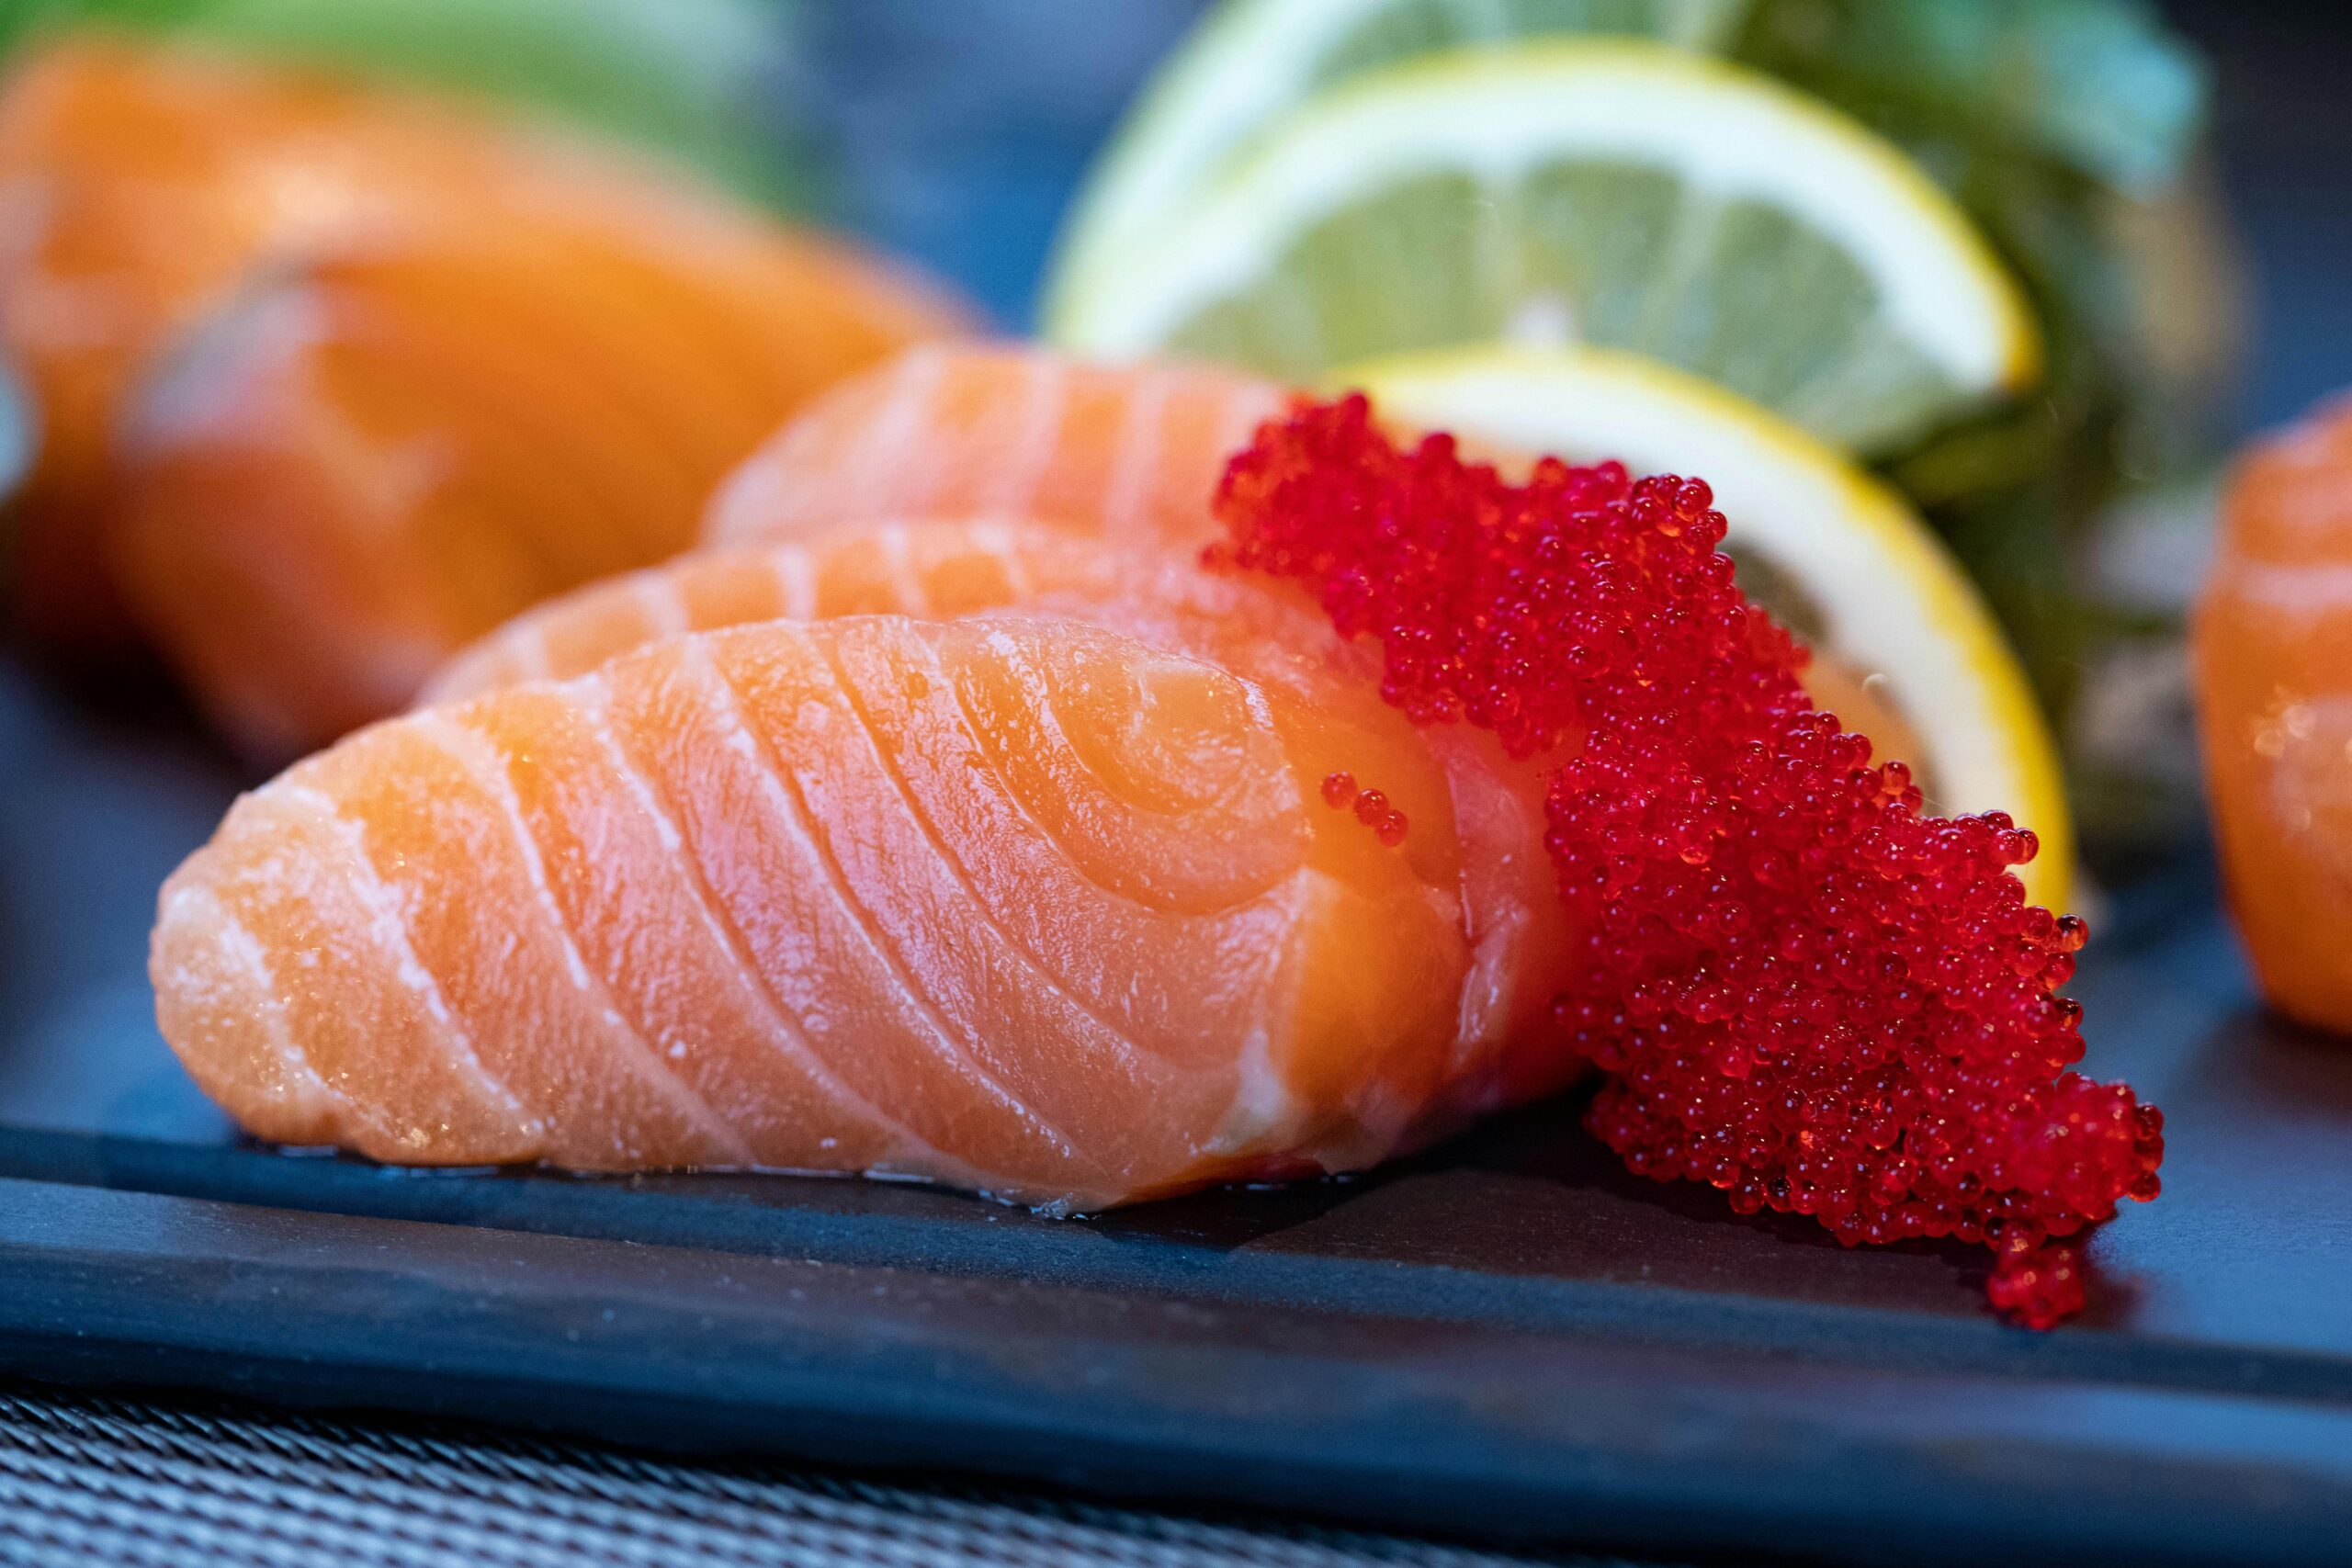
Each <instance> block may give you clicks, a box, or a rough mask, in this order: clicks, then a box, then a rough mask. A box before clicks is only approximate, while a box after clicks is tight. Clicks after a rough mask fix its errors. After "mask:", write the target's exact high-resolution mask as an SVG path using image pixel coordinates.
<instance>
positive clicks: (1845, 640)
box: [1333, 348, 2074, 908]
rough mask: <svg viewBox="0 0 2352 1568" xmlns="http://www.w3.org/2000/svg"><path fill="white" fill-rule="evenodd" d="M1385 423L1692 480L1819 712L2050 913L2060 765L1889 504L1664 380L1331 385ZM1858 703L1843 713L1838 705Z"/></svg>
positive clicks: (2061, 794)
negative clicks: (1818, 676)
mask: <svg viewBox="0 0 2352 1568" xmlns="http://www.w3.org/2000/svg"><path fill="white" fill-rule="evenodd" d="M1333 384H1334V385H1344V386H1348V387H1360V388H1362V389H1363V390H1365V391H1366V392H1369V393H1370V394H1371V395H1372V399H1373V404H1374V408H1375V409H1376V410H1378V411H1379V412H1380V413H1381V415H1382V416H1383V417H1384V418H1386V419H1390V420H1394V421H1396V422H1397V423H1403V424H1409V425H1412V426H1416V427H1419V428H1423V429H1430V430H1446V431H1451V432H1453V433H1454V434H1457V435H1459V436H1460V437H1462V438H1463V440H1464V445H1465V446H1467V447H1470V448H1471V449H1474V450H1475V449H1477V448H1479V447H1482V446H1484V447H1487V448H1490V449H1495V450H1499V451H1508V452H1518V453H1536V452H1551V453H1558V454H1559V455H1561V456H1562V457H1566V458H1568V459H1570V460H1571V461H1577V462H1597V461H1600V460H1601V459H1603V458H1608V457H1614V458H1616V459H1617V460H1619V461H1620V462H1623V464H1624V465H1625V466H1626V467H1627V468H1631V469H1633V470H1634V472H1635V473H1637V474H1638V473H1676V474H1683V475H1686V476H1688V475H1695V476H1697V477H1699V478H1701V479H1705V480H1706V481H1707V482H1708V483H1709V484H1710V485H1712V486H1713V487H1714V491H1715V497H1716V504H1717V505H1718V506H1720V507H1721V508H1722V510H1723V513H1724V516H1725V517H1726V518H1728V519H1729V520H1730V524H1731V531H1730V535H1729V536H1728V537H1727V538H1726V539H1725V541H1724V548H1725V549H1726V550H1727V551H1728V552H1729V553H1730V554H1731V555H1732V556H1733V557H1734V558H1736V559H1738V560H1739V562H1740V581H1741V584H1742V586H1744V587H1746V588H1747V590H1748V591H1749V592H1751V593H1752V594H1754V595H1755V596H1756V597H1757V598H1758V599H1759V600H1761V601H1763V602H1764V603H1765V604H1766V605H1767V606H1768V607H1769V608H1770V609H1772V610H1774V611H1775V612H1776V613H1777V614H1779V615H1781V618H1782V619H1783V620H1784V621H1785V622H1787V623H1789V624H1791V625H1792V626H1794V627H1795V629H1797V630H1798V631H1800V632H1801V633H1802V634H1804V635H1805V636H1806V637H1807V640H1808V641H1810V642H1811V643H1812V644H1813V646H1814V648H1815V650H1816V656H1817V657H1818V658H1821V659H1822V660H1824V662H1825V663H1826V664H1827V665H1828V666H1829V668H1828V670H1826V671H1824V672H1823V673H1824V675H1825V677H1826V679H1829V680H1834V681H1837V682H1838V684H1837V685H1834V686H1832V687H1831V689H1830V690H1828V691H1825V690H1824V689H1823V686H1822V684H1820V683H1815V696H1816V697H1817V698H1823V699H1825V705H1826V706H1828V707H1830V708H1832V709H1833V710H1835V711H1837V712H1838V714H1839V716H1840V717H1842V718H1845V719H1847V720H1848V721H1849V723H1855V724H1857V726H1858V727H1859V728H1862V729H1864V730H1865V732H1868V731H1869V730H1870V729H1871V721H1870V720H1869V719H1867V718H1864V717H1862V716H1861V714H1862V713H1866V712H1868V711H1869V710H1870V709H1871V708H1873V707H1875V708H1876V709H1878V710H1879V711H1880V712H1881V713H1882V714H1888V713H1891V714H1892V715H1893V716H1894V719H1895V721H1896V722H1895V724H1894V725H1893V726H1891V727H1890V726H1885V725H1883V724H1882V726H1881V728H1882V729H1889V728H1891V729H1892V730H1893V732H1894V733H1896V734H1906V733H1907V741H1906V742H1905V743H1904V744H1902V745H1897V746H1887V745H1886V744H1885V743H1886V741H1887V739H1888V737H1887V734H1885V733H1880V734H1878V735H1876V736H1874V737H1873V739H1877V740H1878V741H1879V742H1881V744H1882V747H1883V750H1890V751H1893V752H1894V754H1896V755H1904V749H1905V745H1907V746H1910V747H1916V751H1915V752H1914V754H1911V755H1904V760H1905V761H1908V762H1910V763H1912V764H1913V765H1914V767H1915V768H1916V769H1917V774H1918V781H1919V784H1920V785H1921V788H1922V790H1923V791H1924V792H1925V793H1926V794H1927V795H1928V808H1929V809H1930V810H1934V811H1939V812H1974V811H1996V810H1997V811H2006V812H2007V813H2009V815H2010V816H2012V817H2014V818H2016V819H2017V820H2018V822H2019V823H2021V824H2023V825H2025V826H2027V827H2030V828H2031V829H2033V830H2034V831H2035V832H2036V833H2037V834H2038V835H2040V837H2041V853H2040V854H2039V855H2038V856H2037V857H2036V858H2035V859H2034V860H2033V861H2032V862H2031V863H2029V864H2028V865H2026V866H2024V867H2022V868H2021V870H2020V873H2019V874H2020V875H2022V876H2023V877H2024V879H2025V884H2026V891H2027V893H2028V894H2029V896H2030V897H2032V899H2033V901H2034V902H2036V903H2039V904H2044V905H2048V906H2050V907H2052V908H2064V899H2065V897H2066V894H2067V888H2068V882H2069V876H2070V873H2071V870H2072V867H2073V863H2074V844H2073V834H2072V830H2071V827H2070V823H2069V820H2068V817H2067V810H2066V796H2065V791H2064V784H2063V782H2062V780H2061V775H2060V773H2059V767H2058V759H2057V750H2056V748H2055V747H2054V746H2053V745H2052V741H2051V737H2050V733H2049V731H2048V729H2047V728H2045V727H2044V725H2043V723H2042V720H2041V710H2040V709H2039V708H2038V707H2037V706H2036V705H2035V703H2034V700H2033V695H2032V692H2031V690H2030V687H2029V686H2028V684H2027V682H2026V678H2025V673H2024V671H2022V670H2020V669H2019V668H2018V662H2017V660H2016V658H2015V656H2014V655H2013V654H2011V653H2010V651H2009V649H2008V645H2007V643H2006V642H2005V641H2004V640H2003V638H2002V637H2001V633H2000V629H1999V627H1998V626H1997V625H1996V623H1995V621H1994V619H1993V616H1992V615H1991V613H1990V612H1989V611H1988V610H1986V608H1985V604H1984V602H1983V601H1982V600H1981V599H1979V598H1978V597H1977V593H1976V590H1975V588H1974V586H1973V584H1972V583H1971V582H1970V581H1969V580H1968V578H1967V576H1966V575H1965V574H1964V573H1962V570H1961V569H1960V566H1959V564H1958V563H1957V562H1955V561H1954V560H1953V559H1952V558H1951V555H1950V554H1949V553H1947V552H1946V550H1945V549H1944V547H1943V545H1942V543H1941V542H1940V541H1939V540H1938V539H1937V537H1936V536H1934V535H1933V534H1932V533H1930V532H1929V531H1928V527H1927V525H1925V524H1923V523H1922V522H1920V520H1919V519H1918V517H1917V514H1915V513H1913V512H1912V511H1911V510H1910V508H1909V507H1908V506H1907V505H1906V504H1905V502H1903V501H1902V499H1901V498H1900V497H1898V496H1897V495H1896V494H1895V493H1894V491H1891V490H1889V489H1887V488H1886V487H1885V486H1884V485H1883V484H1881V483H1879V482H1878V481H1877V480H1875V479H1871V478H1870V477H1869V476H1868V475H1866V474H1863V473H1862V472H1860V470H1858V469H1856V468H1854V467H1853V466H1852V465H1851V464H1849V462H1847V461H1846V460H1845V459H1844V458H1842V457H1839V456H1838V454H1837V453H1836V452H1834V451H1832V450H1830V449H1829V448H1828V447H1826V446H1823V445H1822V444H1821V443H1820V442H1819V441H1817V440H1815V439H1814V438H1813V437H1812V436H1809V435H1807V434H1805V433H1804V431H1802V430H1799V429H1797V428H1796V427H1795V426H1793V425H1792V424H1790V423H1787V422H1786V421H1784V420H1781V419H1780V418H1777V417H1776V416H1774V415H1772V414H1770V413H1769V412H1766V411H1764V410H1762V409H1759V408H1758V407H1756V406H1755V405H1754V404H1752V403H1749V402H1747V401H1746V400H1743V399H1741V398H1738V397H1736V396H1735V395H1733V394H1731V393H1729V392H1725V391H1724V390H1723V389H1720V388H1718V387H1715V386H1713V385H1711V384H1709V383H1707V382H1705V381H1702V380H1700V379H1698V378H1694V377H1691V376H1689V375H1687V374H1685V373H1683V372H1681V371H1678V370H1675V369H1672V368H1670V367H1666V366H1662V365H1658V364H1656V363H1654V362H1650V361H1646V360H1643V359H1640V358H1637V357H1635V356H1634V355H1625V354H1620V353H1613V352H1611V351H1608V350H1602V349H1590V348H1582V349H1569V350H1555V351H1549V352H1537V351H1528V350H1516V349H1486V350H1476V351H1467V352H1462V351H1456V352H1450V353H1448V352H1440V353H1430V354H1421V355H1405V356H1400V357H1397V358H1393V359H1388V360H1385V361H1377V362H1374V363H1370V364H1364V365H1359V366H1355V367H1351V368H1347V369H1344V370H1341V371H1340V372H1338V373H1337V374H1336V375H1335V377H1334V378H1333ZM1857 696H1858V697H1860V702H1859V703H1856V702H1853V701H1849V700H1848V699H1849V698H1853V697H1857Z"/></svg>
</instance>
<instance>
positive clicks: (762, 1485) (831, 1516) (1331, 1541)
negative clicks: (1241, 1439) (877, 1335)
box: [0, 1387, 1633, 1568]
mask: <svg viewBox="0 0 2352 1568" xmlns="http://www.w3.org/2000/svg"><path fill="white" fill-rule="evenodd" d="M1531 1562H1552V1563H1572V1564H1577V1565H1579V1568H1633V1565H1631V1564H1616V1563H1613V1562H1604V1560H1602V1559H1598V1558H1591V1557H1566V1558H1561V1557H1525V1556H1517V1555H1511V1554H1506V1553H1495V1552H1488V1551H1474V1550H1468V1549H1464V1548H1461V1547H1454V1546H1448V1545H1443V1544H1441V1543H1438V1542H1434V1541H1429V1540H1412V1539H1408V1538H1404V1537H1394V1536H1385V1535H1375V1534H1367V1533H1361V1532H1356V1531H1349V1530H1340V1529H1329V1528H1326V1527H1322V1526H1316V1525H1308V1524H1283V1523H1281V1522H1268V1521H1262V1520H1221V1519H1216V1518H1209V1517H1188V1516H1180V1515H1167V1514H1158V1513H1149V1512H1143V1511H1138V1510H1134V1509H1127V1508H1116V1507H1107V1506H1099V1505H1095V1504H1091V1503H1087V1502H1084V1501H1080V1500H1076V1499H1071V1498H1065V1497H1057V1496H1051V1495H1040V1494H1027V1493H1018V1492H1012V1491H1001V1490H998V1489H994V1488H980V1487H972V1486H962V1485H956V1486H943V1487H939V1488H937V1489H933V1488H929V1487H923V1486H915V1485H908V1484H904V1483H888V1484H885V1483H875V1482H869V1481H864V1480H859V1479H857V1478H855V1477H854V1476H848V1475H838V1474H831V1473H827V1472H813V1471H808V1470H801V1469H793V1470H777V1469H769V1468H763V1467H753V1466H743V1465H702V1464H688V1463H682V1462H677V1461H669V1460H662V1459H655V1458H650V1457H645V1456H639V1455H635V1454H629V1453H625V1452H617V1451H611V1450H603V1449H597V1448H593V1447H586V1446H580V1445H573V1444H569V1443H560V1442H549V1441H540V1440H537V1439H534V1438H526V1437H516V1436H511V1435H507V1434H503V1433H499V1432H492V1431H488V1430H478V1429H472V1428H462V1427H439V1426H417V1425H405V1424H403V1425H385V1426H376V1425H373V1424H368V1425H361V1424H356V1423H345V1422H341V1421H330V1420H322V1419H316V1418H312V1417H307V1416H293V1415H285V1414H279V1413H276V1412H265V1411H260V1410H249V1409H243V1408H228V1407H213V1406H197V1405H181V1404H148V1403H144V1402H138V1403H134V1402H130V1401H124V1400H118V1399H110V1398H99V1397H91V1396H83V1395H77V1394H62V1393H52V1392H49V1391H45V1390H35V1389H30V1388H21V1387H20V1388H6V1387H0V1563H5V1564H9V1565H11V1568H14V1565H18V1564H38V1565H40V1568H62V1565H64V1564H73V1565H74V1568H81V1565H84V1564H93V1565H95V1564H107V1565H117V1564H119V1565H120V1568H148V1565H155V1568H164V1565H168V1568H212V1565H215V1564H218V1565H221V1568H229V1565H235V1568H254V1565H261V1564H269V1565H276V1564H285V1565H287V1568H295V1565H297V1564H300V1568H319V1565H322V1564H334V1565H337V1568H621V1565H624V1564H631V1565H633V1564H646V1565H649V1568H652V1565H659V1568H690V1565H701V1564H712V1565H722V1568H735V1565H738V1564H743V1565H748V1564H754V1563H757V1564H763V1565H765V1564H781V1563H790V1564H795V1565H799V1564H807V1565H810V1568H886V1565H887V1568H932V1565H934V1564H936V1565H941V1568H956V1565H961V1564H990V1565H1012V1564H1023V1565H1026V1564H1056V1565H1065V1564H1066V1565H1070V1568H1077V1565H1080V1564H1095V1563H1103V1564H1118V1565H1120V1568H1212V1565H1216V1568H1225V1565H1228V1564H1229V1565H1231V1568H1352V1565H1355V1564H1366V1563H1424V1564H1430V1565H1431V1568H1503V1565H1506V1564H1519V1563H1531Z"/></svg>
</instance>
